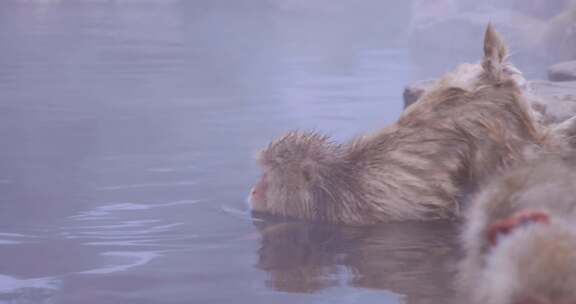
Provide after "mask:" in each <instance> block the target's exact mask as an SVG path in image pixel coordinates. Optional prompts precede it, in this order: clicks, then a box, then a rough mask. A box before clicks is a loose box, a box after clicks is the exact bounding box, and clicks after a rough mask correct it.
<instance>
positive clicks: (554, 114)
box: [528, 80, 576, 123]
mask: <svg viewBox="0 0 576 304" xmlns="http://www.w3.org/2000/svg"><path fill="white" fill-rule="evenodd" d="M528 90H529V91H530V92H531V93H532V94H534V96H535V97H536V98H533V99H532V105H533V106H534V108H535V109H536V110H538V111H539V112H541V113H542V114H543V118H544V122H546V123H558V122H562V121H564V120H566V119H568V118H570V117H573V116H574V115H576V81H566V82H551V81H544V80H538V81H530V82H529V83H528Z"/></svg>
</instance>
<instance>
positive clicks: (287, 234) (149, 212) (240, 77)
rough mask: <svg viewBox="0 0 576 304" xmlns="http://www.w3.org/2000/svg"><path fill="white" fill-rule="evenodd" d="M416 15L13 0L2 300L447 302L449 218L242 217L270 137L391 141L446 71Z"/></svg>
mask: <svg viewBox="0 0 576 304" xmlns="http://www.w3.org/2000/svg"><path fill="white" fill-rule="evenodd" d="M355 3H356V4H355ZM409 21H410V2H409V1H403V0H397V1H392V0H388V1H377V0H367V1H359V2H354V1H341V2H338V3H336V2H334V4H333V2H329V1H328V2H327V1H319V2H314V1H310V2H307V1H295V0H294V1H284V2H283V1H271V0H229V1H224V0H191V1H138V0H132V1H113V0H108V1H105V0H102V1H65V0H63V1H5V0H3V1H1V2H0V140H1V146H0V303H83V304H89V303H98V304H105V303H138V304H145V303H334V304H337V303H363V304H369V303H380V304H387V303H446V302H447V299H448V298H449V297H450V294H451V292H450V279H451V276H452V274H453V270H454V263H455V261H456V256H457V250H455V245H454V235H455V225H454V224H453V223H420V224H415V223H402V224H390V225H383V226H378V227H371V228H363V229H360V228H345V227H330V226H322V225H311V224H303V223H294V222H282V221H275V220H273V219H257V218H256V219H253V218H252V217H251V216H250V214H249V212H248V209H247V206H246V204H245V198H246V196H247V193H248V189H249V187H250V185H251V183H252V182H253V181H254V180H255V179H256V178H257V176H258V170H257V168H256V166H255V164H254V161H253V156H254V153H255V152H256V151H257V150H258V148H260V147H263V146H264V145H266V143H267V142H268V141H269V140H270V139H272V138H273V137H274V136H278V135H280V134H282V133H283V132H284V131H286V130H289V129H294V128H305V129H316V130H321V131H323V132H327V133H329V134H331V135H333V136H334V137H335V138H336V139H338V140H343V139H346V138H350V137H351V136H353V135H354V134H358V133H361V132H364V131H367V130H370V129H375V128H378V127H381V126H383V125H385V124H387V123H390V122H392V121H393V120H394V119H395V118H396V117H397V116H398V115H399V113H400V112H401V110H402V97H401V96H402V89H403V86H404V85H405V84H407V83H408V82H410V81H412V80H415V79H419V78H421V77H428V76H432V75H437V71H429V70H422V69H421V68H418V67H417V66H415V64H414V63H413V60H412V59H411V57H410V52H409V50H408V48H407V46H406V42H405V41H406V35H407V28H408V24H409ZM479 43H480V38H479ZM479 51H480V50H479ZM448 57H450V56H448ZM457 63H459V62H453V59H452V60H451V58H447V59H446V62H445V65H446V69H450V68H451V67H453V66H454V65H455V64H457Z"/></svg>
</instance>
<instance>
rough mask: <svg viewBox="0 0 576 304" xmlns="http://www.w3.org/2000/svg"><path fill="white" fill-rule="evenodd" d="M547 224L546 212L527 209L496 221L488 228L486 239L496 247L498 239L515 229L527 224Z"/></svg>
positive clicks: (548, 217) (548, 220)
mask: <svg viewBox="0 0 576 304" xmlns="http://www.w3.org/2000/svg"><path fill="white" fill-rule="evenodd" d="M535 223H540V224H548V223H550V216H549V215H548V212H546V211H543V210H537V209H527V210H523V211H520V212H517V213H514V214H513V215H511V216H510V217H507V218H505V219H502V220H499V221H496V222H495V223H493V224H492V225H490V227H489V228H488V233H487V238H488V241H489V242H490V244H492V245H496V243H497V242H498V238H499V237H502V236H505V235H508V234H510V233H511V232H512V231H514V230H515V229H517V228H519V227H521V226H525V225H529V224H535Z"/></svg>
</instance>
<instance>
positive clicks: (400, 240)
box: [254, 221, 457, 303]
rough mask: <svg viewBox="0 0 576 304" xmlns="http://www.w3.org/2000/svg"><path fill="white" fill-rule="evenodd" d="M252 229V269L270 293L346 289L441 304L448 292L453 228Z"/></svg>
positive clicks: (292, 225)
mask: <svg viewBox="0 0 576 304" xmlns="http://www.w3.org/2000/svg"><path fill="white" fill-rule="evenodd" d="M254 224H255V226H256V227H257V228H258V231H259V232H260V234H261V247H260V250H259V251H258V263H257V267H258V268H259V269H262V270H264V271H266V272H267V273H268V279H267V284H268V285H269V286H270V287H272V288H274V289H276V290H279V291H286V292H300V293H301V292H304V293H313V292H318V291H321V290H323V289H326V288H329V287H333V286H341V285H345V286H346V285H349V286H355V287H361V288H370V289H384V290H390V291H393V292H395V293H399V294H403V295H407V296H406V301H407V303H446V298H447V295H449V294H451V293H452V292H451V286H452V285H451V282H452V277H453V274H454V271H455V269H454V262H455V261H456V258H457V257H456V255H455V250H454V249H455V244H456V237H455V235H456V230H455V228H456V227H455V224H454V223H447V222H434V223H419V222H418V223H416V222H414V223H394V224H386V225H380V226H377V227H342V226H329V225H319V224H309V223H302V222H283V221H255V222H254ZM439 270H440V271H439Z"/></svg>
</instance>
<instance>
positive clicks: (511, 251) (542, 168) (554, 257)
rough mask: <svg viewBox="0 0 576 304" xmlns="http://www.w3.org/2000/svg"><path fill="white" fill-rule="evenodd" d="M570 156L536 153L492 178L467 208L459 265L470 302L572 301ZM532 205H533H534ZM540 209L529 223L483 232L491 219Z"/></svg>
mask: <svg viewBox="0 0 576 304" xmlns="http://www.w3.org/2000/svg"><path fill="white" fill-rule="evenodd" d="M575 191H576V163H575V160H574V159H561V158H560V157H558V156H549V155H545V156H541V157H540V158H538V159H536V160H534V161H533V164H530V165H527V164H523V165H522V166H519V167H518V168H516V169H514V170H511V171H510V172H508V173H506V174H504V175H503V176H502V177H499V178H496V179H495V180H494V181H493V182H492V183H491V184H490V185H488V186H487V187H486V188H485V189H483V191H481V192H480V193H479V195H478V196H477V197H476V199H475V200H474V201H473V204H472V206H471V209H470V210H469V212H468V214H467V222H466V226H465V230H464V233H463V237H462V241H463V242H462V243H463V246H464V250H465V258H464V259H463V261H462V263H461V265H460V267H459V275H460V278H459V281H458V285H459V289H460V290H461V291H462V294H463V295H462V297H463V300H462V301H463V302H465V303H471V304H480V303H491V304H516V303H538V304H570V303H576V288H575V287H576V225H575V224H574V220H575V219H576V196H575V195H574V193H575ZM534 210H536V211H534ZM523 212H524V213H525V212H538V213H541V214H545V215H547V216H548V217H549V219H548V220H546V221H544V222H535V221H532V222H527V223H525V224H520V225H517V227H514V229H512V230H510V231H507V232H506V233H503V234H502V235H500V237H499V238H498V239H497V242H496V244H494V243H491V242H490V240H489V239H488V237H487V236H488V233H489V232H490V229H491V228H492V227H494V225H495V224H496V223H502V222H503V221H507V220H508V219H510V218H511V217H514V216H516V215H517V214H521V213H523Z"/></svg>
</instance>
